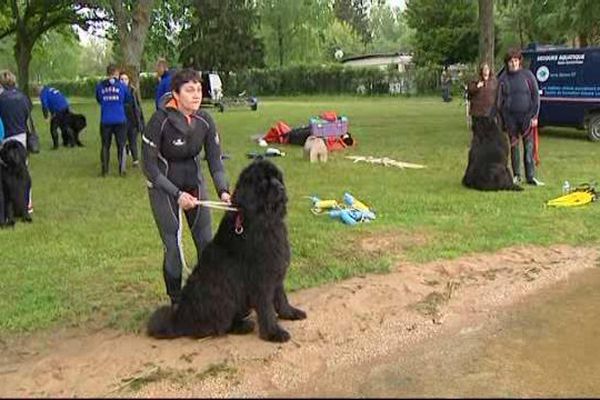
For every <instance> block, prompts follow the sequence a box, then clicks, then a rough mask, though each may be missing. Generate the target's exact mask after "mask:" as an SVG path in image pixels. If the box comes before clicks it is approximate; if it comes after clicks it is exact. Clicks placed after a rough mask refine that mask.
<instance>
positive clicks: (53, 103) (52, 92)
mask: <svg viewBox="0 0 600 400" xmlns="http://www.w3.org/2000/svg"><path fill="white" fill-rule="evenodd" d="M40 102H41V103H42V112H43V113H44V118H46V117H47V116H48V111H50V114H52V115H54V114H56V113H58V112H60V111H63V110H66V109H67V108H69V102H68V101H67V99H66V98H65V96H63V94H62V93H61V92H60V91H58V89H54V88H53V87H50V86H44V87H43V88H42V92H41V93H40Z"/></svg>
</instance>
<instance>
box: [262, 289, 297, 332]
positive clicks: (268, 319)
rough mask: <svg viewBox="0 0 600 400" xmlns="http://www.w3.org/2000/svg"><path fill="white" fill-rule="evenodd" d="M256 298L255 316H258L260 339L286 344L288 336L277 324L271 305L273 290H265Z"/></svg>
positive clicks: (272, 305) (273, 307)
mask: <svg viewBox="0 0 600 400" xmlns="http://www.w3.org/2000/svg"><path fill="white" fill-rule="evenodd" d="M265 292H266V293H260V294H258V296H257V299H256V300H257V307H256V314H258V330H259V336H260V337H261V339H264V340H268V341H269V342H287V341H288V340H290V337H291V336H290V334H289V333H288V332H287V331H286V330H285V329H283V328H282V327H281V326H279V324H278V323H277V315H276V314H275V306H274V304H273V295H274V289H271V290H265Z"/></svg>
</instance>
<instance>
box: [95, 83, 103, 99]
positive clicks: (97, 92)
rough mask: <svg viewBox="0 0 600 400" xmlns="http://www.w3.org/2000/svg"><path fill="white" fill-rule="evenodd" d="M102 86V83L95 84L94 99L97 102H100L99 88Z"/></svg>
mask: <svg viewBox="0 0 600 400" xmlns="http://www.w3.org/2000/svg"><path fill="white" fill-rule="evenodd" d="M101 87H102V83H99V84H97V85H96V101H97V102H98V104H102V96H101V95H100V88H101Z"/></svg>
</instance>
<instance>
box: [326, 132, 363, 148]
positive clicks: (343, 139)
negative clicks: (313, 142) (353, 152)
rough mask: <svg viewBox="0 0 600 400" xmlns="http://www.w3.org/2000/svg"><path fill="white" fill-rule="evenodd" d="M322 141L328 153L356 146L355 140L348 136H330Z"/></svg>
mask: <svg viewBox="0 0 600 400" xmlns="http://www.w3.org/2000/svg"><path fill="white" fill-rule="evenodd" d="M323 139H324V140H325V145H326V146H327V150H329V151H336V150H344V149H345V148H346V147H352V146H354V145H355V144H356V140H354V138H353V137H352V136H350V134H347V135H344V136H337V137H333V136H330V137H326V138H323Z"/></svg>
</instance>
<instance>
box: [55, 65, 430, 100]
mask: <svg viewBox="0 0 600 400" xmlns="http://www.w3.org/2000/svg"><path fill="white" fill-rule="evenodd" d="M439 70H440V68H439V67H437V66H427V67H420V68H409V69H408V70H407V71H406V72H400V71H397V70H396V69H394V68H388V69H386V70H381V69H378V68H352V67H344V66H342V65H314V66H313V65H297V66H292V67H284V68H262V69H248V70H244V71H239V72H221V73H220V74H219V75H220V76H221V80H222V81H223V90H224V92H225V94H226V95H227V96H236V95H237V94H238V93H241V92H243V91H246V93H247V94H252V95H257V96H286V95H299V94H362V95H382V94H401V95H413V94H417V93H419V94H423V93H431V92H433V91H434V90H436V89H437V88H438V86H439V85H438V84H439ZM102 79H103V78H101V77H99V78H84V79H80V80H76V81H70V82H68V81H57V82H50V83H49V85H51V86H53V87H55V88H57V89H59V90H60V91H61V92H63V93H64V94H65V95H67V96H87V97H89V96H94V93H95V87H96V85H97V84H98V82H100V80H102ZM156 85H157V80H156V77H155V76H154V75H152V74H150V75H141V76H140V92H141V93H140V94H141V96H142V98H144V99H152V98H153V97H154V93H155V90H156Z"/></svg>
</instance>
